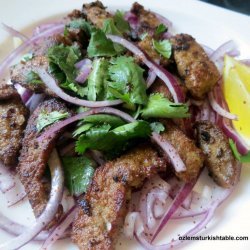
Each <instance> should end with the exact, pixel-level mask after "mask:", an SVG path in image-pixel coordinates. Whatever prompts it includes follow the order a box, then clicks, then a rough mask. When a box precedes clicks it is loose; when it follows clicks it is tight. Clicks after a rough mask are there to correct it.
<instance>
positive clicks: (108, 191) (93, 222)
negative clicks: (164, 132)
mask: <svg viewBox="0 0 250 250" xmlns="http://www.w3.org/2000/svg"><path fill="white" fill-rule="evenodd" d="M165 168H166V163H165V162H164V160H163V159H162V158H160V157H159V156H158V154H157V152H156V151H155V150H153V149H152V148H151V147H150V146H140V147H137V148H136V149H134V150H132V151H130V152H128V153H126V154H124V155H122V156H121V157H120V158H118V159H116V160H114V161H110V162H108V163H106V164H105V165H103V166H101V167H99V168H98V169H97V170H96V172H95V174H94V177H93V180H92V184H91V186H90V188H89V189H88V191H87V193H86V195H85V197H84V199H82V200H81V201H80V203H79V204H80V207H81V208H80V210H79V212H78V214H77V216H76V218H75V220H74V223H73V231H72V240H73V241H74V242H75V243H76V244H77V245H78V246H79V248H80V249H81V250H83V249H84V250H86V249H91V250H94V249H102V250H107V249H114V245H115V240H116V237H117V235H118V233H119V228H120V226H121V225H122V223H123V221H124V218H125V215H126V213H127V206H128V201H129V199H130V196H131V189H132V187H135V188H138V187H140V186H141V185H142V184H143V181H144V180H145V178H148V177H150V176H151V175H153V174H155V173H157V172H158V171H159V170H165Z"/></svg>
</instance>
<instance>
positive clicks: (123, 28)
mask: <svg viewBox="0 0 250 250" xmlns="http://www.w3.org/2000/svg"><path fill="white" fill-rule="evenodd" d="M113 20H114V23H115V26H116V27H117V29H118V30H119V31H120V32H121V33H126V32H129V31H130V26H129V23H128V22H127V21H126V20H125V19H124V13H122V12H121V11H119V10H117V11H116V13H115V15H114V17H113Z"/></svg>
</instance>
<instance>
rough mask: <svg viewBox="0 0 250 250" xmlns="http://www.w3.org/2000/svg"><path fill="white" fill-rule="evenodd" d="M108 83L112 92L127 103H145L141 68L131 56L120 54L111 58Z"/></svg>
mask: <svg viewBox="0 0 250 250" xmlns="http://www.w3.org/2000/svg"><path fill="white" fill-rule="evenodd" d="M111 64H112V65H111V66H110V67H109V75H110V79H111V80H112V82H111V83H109V87H110V91H112V94H113V95H114V96H115V97H117V98H119V99H122V100H123V101H125V102H127V103H128V104H146V103H147V94H146V83H145V80H144V78H143V71H144V70H143V69H142V68H141V67H140V66H138V65H137V64H136V63H135V62H134V59H133V58H132V57H126V56H120V57H117V58H113V59H112V60H111Z"/></svg>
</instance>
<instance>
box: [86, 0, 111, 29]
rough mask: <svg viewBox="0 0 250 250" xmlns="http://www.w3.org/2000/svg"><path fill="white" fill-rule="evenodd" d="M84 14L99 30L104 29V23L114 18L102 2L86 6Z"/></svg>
mask: <svg viewBox="0 0 250 250" xmlns="http://www.w3.org/2000/svg"><path fill="white" fill-rule="evenodd" d="M82 12H83V14H84V15H85V16H86V18H87V20H88V21H89V22H91V23H92V24H94V25H95V26H96V27H97V28H99V29H101V28H102V27H103V23H104V21H105V20H106V19H108V18H111V17H112V15H111V14H110V13H109V12H108V11H106V8H105V7H104V5H103V4H102V2H100V1H95V2H92V3H89V4H84V5H83V7H82Z"/></svg>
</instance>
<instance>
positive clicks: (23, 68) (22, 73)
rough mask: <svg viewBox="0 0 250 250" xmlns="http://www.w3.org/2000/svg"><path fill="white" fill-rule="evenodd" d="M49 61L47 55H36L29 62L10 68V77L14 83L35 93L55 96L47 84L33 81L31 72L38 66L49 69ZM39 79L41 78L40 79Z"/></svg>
mask: <svg viewBox="0 0 250 250" xmlns="http://www.w3.org/2000/svg"><path fill="white" fill-rule="evenodd" d="M48 67H49V62H48V59H47V57H46V56H35V57H34V58H32V59H31V60H29V61H27V62H21V63H19V64H17V65H14V66H12V67H11V69H10V78H11V81H12V83H13V84H16V83H18V84H20V85H22V86H23V87H24V88H27V89H30V90H31V91H34V92H35V93H45V94H47V95H50V96H55V94H54V92H52V91H51V90H50V89H49V88H47V87H46V85H45V84H44V83H43V82H42V81H41V82H33V81H31V79H32V78H31V76H32V75H31V74H32V72H34V70H35V69H37V68H43V69H45V70H46V71H48ZM38 80H39V79H38Z"/></svg>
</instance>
